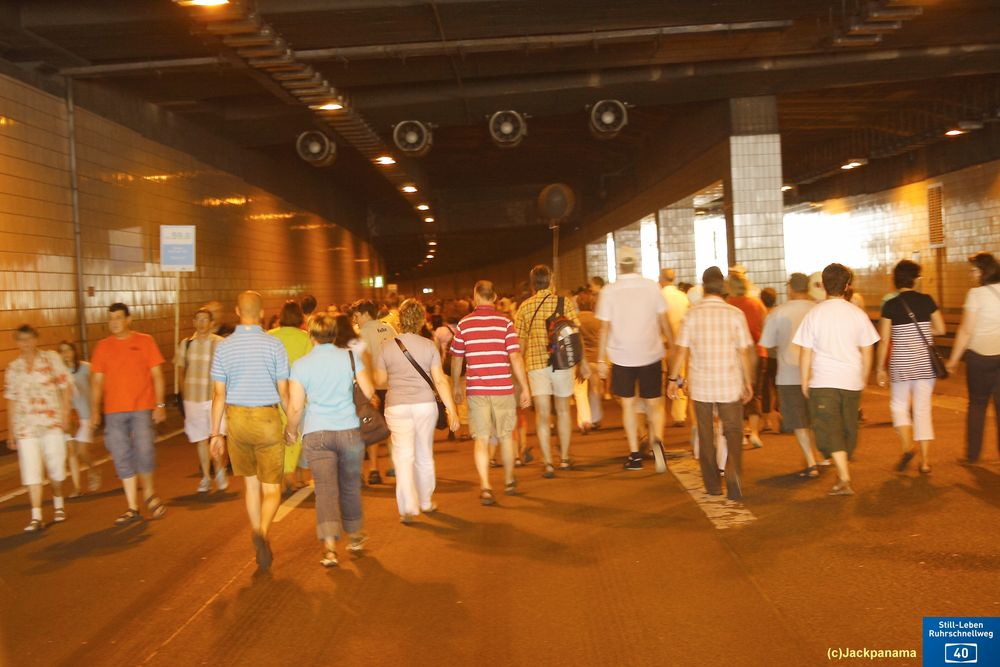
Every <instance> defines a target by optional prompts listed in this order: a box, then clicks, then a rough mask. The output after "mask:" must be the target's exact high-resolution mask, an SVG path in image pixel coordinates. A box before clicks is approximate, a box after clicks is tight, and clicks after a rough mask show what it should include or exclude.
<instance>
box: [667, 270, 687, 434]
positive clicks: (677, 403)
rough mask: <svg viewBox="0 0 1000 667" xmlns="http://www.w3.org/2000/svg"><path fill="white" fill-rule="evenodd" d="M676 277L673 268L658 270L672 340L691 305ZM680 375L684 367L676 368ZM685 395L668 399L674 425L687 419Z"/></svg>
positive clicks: (680, 423) (679, 424)
mask: <svg viewBox="0 0 1000 667" xmlns="http://www.w3.org/2000/svg"><path fill="white" fill-rule="evenodd" d="M676 279H677V276H676V274H675V273H674V270H673V269H662V270H661V271H660V291H661V292H662V294H663V300H664V301H666V302H667V323H668V324H670V333H671V334H673V337H674V340H677V334H678V333H680V330H681V320H683V319H684V315H686V314H687V311H688V308H690V307H691V302H690V301H688V298H687V294H685V293H684V292H682V291H680V290H679V289H678V288H677V285H675V284H674V281H675V280H676ZM678 372H679V373H680V376H681V377H684V376H685V375H684V369H678ZM687 407H688V404H687V396H686V395H684V394H680V395H678V396H677V398H676V399H674V400H672V401H670V418H671V419H672V420H673V422H674V426H684V420H685V419H687Z"/></svg>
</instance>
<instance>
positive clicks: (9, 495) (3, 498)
mask: <svg viewBox="0 0 1000 667" xmlns="http://www.w3.org/2000/svg"><path fill="white" fill-rule="evenodd" d="M183 432H184V429H178V430H176V431H172V432H170V433H166V434H164V435H161V436H160V437H158V438H157V439H156V440H154V441H153V442H163V441H165V440H169V439H170V438H174V437H176V436H178V435H180V434H181V433H183ZM110 460H111V457H110V456H105V457H104V458H103V459H98V460H96V461H94V466H95V467H96V466H99V465H104V464H105V463H107V462H108V461H110ZM85 470H90V468H89V467H88V466H85V465H81V466H80V472H83V471H85ZM48 483H49V480H45V481H44V482H42V485H43V486H47V485H48ZM27 492H28V487H26V486H22V487H21V488H20V489H18V490H16V491H11V492H10V493H7V494H4V495H2V496H0V505H2V504H3V503H5V502H7V501H8V500H13V499H14V498H17V497H18V496H23V495H24V494H26V493H27Z"/></svg>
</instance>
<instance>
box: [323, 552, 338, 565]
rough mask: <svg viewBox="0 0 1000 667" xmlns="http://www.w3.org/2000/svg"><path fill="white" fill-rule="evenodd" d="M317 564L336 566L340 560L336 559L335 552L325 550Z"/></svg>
mask: <svg viewBox="0 0 1000 667" xmlns="http://www.w3.org/2000/svg"><path fill="white" fill-rule="evenodd" d="M319 564H320V565H322V566H323V567H337V565H339V564H340V561H338V560H337V552H336V551H327V552H326V553H324V554H323V559H322V560H320V562H319Z"/></svg>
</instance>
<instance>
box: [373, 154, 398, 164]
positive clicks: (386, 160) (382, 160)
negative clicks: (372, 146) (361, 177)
mask: <svg viewBox="0 0 1000 667" xmlns="http://www.w3.org/2000/svg"><path fill="white" fill-rule="evenodd" d="M375 164H384V165H390V164H396V160H395V159H394V158H393V157H392V156H390V155H379V156H378V157H377V158H375Z"/></svg>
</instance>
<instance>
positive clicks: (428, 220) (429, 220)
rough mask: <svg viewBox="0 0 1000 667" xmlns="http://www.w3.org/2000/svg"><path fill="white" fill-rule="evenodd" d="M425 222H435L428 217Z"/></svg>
mask: <svg viewBox="0 0 1000 667" xmlns="http://www.w3.org/2000/svg"><path fill="white" fill-rule="evenodd" d="M424 222H434V218H432V217H431V216H427V217H426V218H424Z"/></svg>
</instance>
